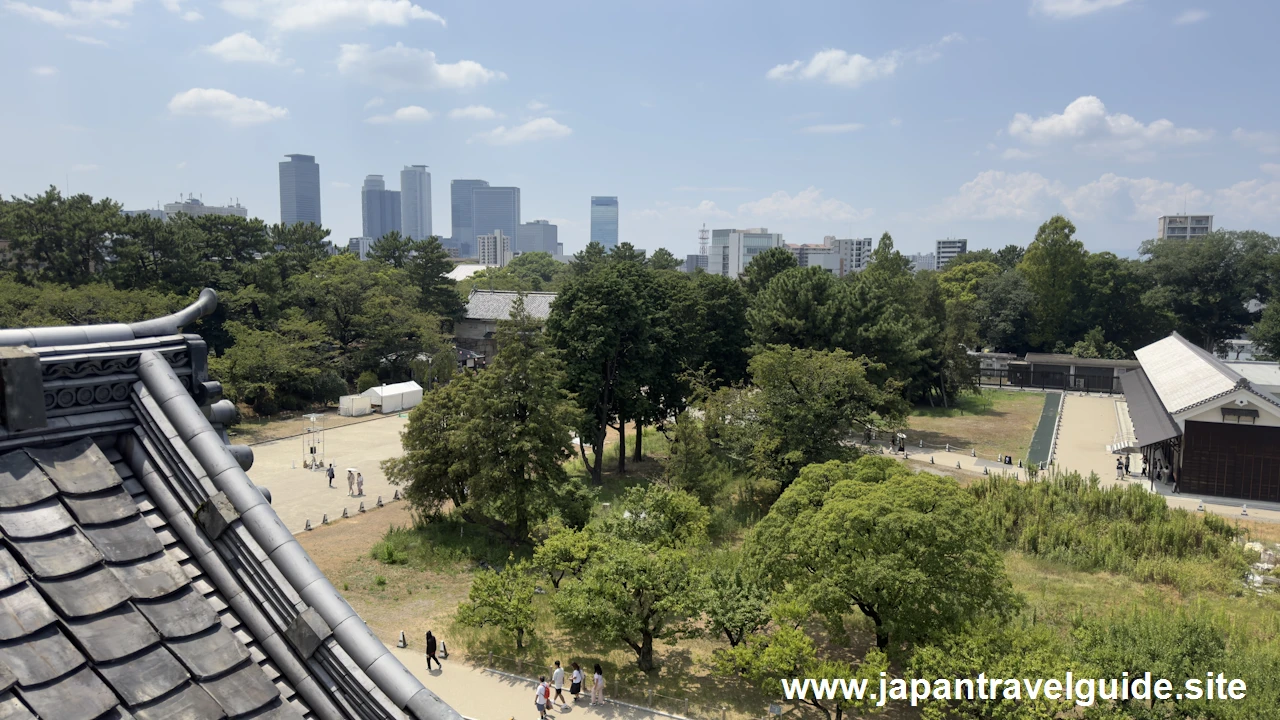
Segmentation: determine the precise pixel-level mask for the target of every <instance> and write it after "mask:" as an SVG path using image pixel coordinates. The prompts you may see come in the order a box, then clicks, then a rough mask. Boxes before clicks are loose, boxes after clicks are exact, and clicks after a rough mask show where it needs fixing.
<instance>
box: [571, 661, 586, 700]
mask: <svg viewBox="0 0 1280 720" xmlns="http://www.w3.org/2000/svg"><path fill="white" fill-rule="evenodd" d="M582 677H583V676H582V666H581V665H579V664H578V663H574V664H573V674H572V675H570V676H569V694H570V695H572V696H573V701H574V702H578V693H581V692H582Z"/></svg>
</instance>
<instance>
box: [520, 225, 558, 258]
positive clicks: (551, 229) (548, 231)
mask: <svg viewBox="0 0 1280 720" xmlns="http://www.w3.org/2000/svg"><path fill="white" fill-rule="evenodd" d="M559 235H560V228H558V227H557V226H555V225H552V224H551V223H550V222H548V221H546V220H531V221H529V222H527V223H520V229H519V230H518V231H516V242H515V244H514V245H513V246H512V248H511V250H512V252H518V253H527V252H544V253H547V254H549V255H555V254H556V247H557V246H558V245H559V244H560V242H559Z"/></svg>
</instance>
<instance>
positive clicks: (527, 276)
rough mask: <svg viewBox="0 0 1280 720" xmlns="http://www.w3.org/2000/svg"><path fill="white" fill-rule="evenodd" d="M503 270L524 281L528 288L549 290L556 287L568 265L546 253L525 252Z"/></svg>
mask: <svg viewBox="0 0 1280 720" xmlns="http://www.w3.org/2000/svg"><path fill="white" fill-rule="evenodd" d="M503 270H505V271H506V272H508V273H510V274H511V275H513V276H515V277H517V278H520V279H521V280H523V281H526V282H527V283H528V285H529V289H530V290H533V291H544V290H546V291H550V290H554V289H556V287H558V285H559V283H560V280H561V279H562V278H563V277H564V276H565V275H566V274H567V272H568V267H567V266H566V265H565V264H564V263H562V262H558V261H557V260H556V259H555V258H553V257H551V255H550V254H548V253H544V252H527V253H523V254H521V255H518V256H516V257H515V258H513V259H512V260H511V262H509V263H507V266H506V267H505V268H503Z"/></svg>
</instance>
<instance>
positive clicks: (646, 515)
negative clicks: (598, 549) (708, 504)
mask: <svg viewBox="0 0 1280 720" xmlns="http://www.w3.org/2000/svg"><path fill="white" fill-rule="evenodd" d="M709 518H710V514H709V513H708V512H707V509H706V508H705V507H703V506H702V504H701V503H699V502H698V499H697V498H695V497H694V496H692V495H690V494H689V493H687V492H684V491H683V490H675V489H672V488H669V487H666V486H664V485H656V484H650V485H643V486H635V487H630V488H627V490H626V492H624V493H623V495H622V497H621V498H620V499H619V500H618V501H617V507H615V508H614V510H613V512H612V513H610V514H609V515H608V516H607V517H605V518H604V519H603V520H602V521H601V523H600V528H601V532H603V533H605V534H606V535H609V536H610V537H614V538H617V539H620V540H626V541H628V542H634V543H639V544H641V545H646V546H649V547H654V548H659V547H669V548H696V547H701V546H702V545H705V544H706V542H707V522H708V520H709Z"/></svg>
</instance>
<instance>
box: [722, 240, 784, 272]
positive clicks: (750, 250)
mask: <svg viewBox="0 0 1280 720" xmlns="http://www.w3.org/2000/svg"><path fill="white" fill-rule="evenodd" d="M784 246H785V243H783V241H782V233H771V232H769V229H768V228H748V229H746V230H712V231H711V250H710V252H709V253H708V255H707V272H711V273H715V274H717V275H723V276H725V277H731V278H736V277H738V276H740V275H742V271H743V270H745V269H746V268H747V265H748V264H750V263H751V260H752V259H754V258H755V256H756V255H759V254H760V253H762V252H764V251H765V250H768V249H770V248H780V247H784Z"/></svg>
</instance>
